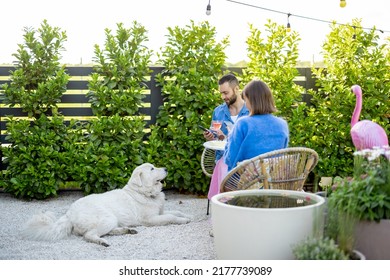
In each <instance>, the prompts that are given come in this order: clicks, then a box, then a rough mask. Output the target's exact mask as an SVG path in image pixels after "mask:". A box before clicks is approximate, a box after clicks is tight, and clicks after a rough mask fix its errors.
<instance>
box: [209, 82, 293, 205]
mask: <svg viewBox="0 0 390 280" xmlns="http://www.w3.org/2000/svg"><path fill="white" fill-rule="evenodd" d="M242 96H243V99H244V101H245V105H246V107H247V108H248V110H249V115H248V116H243V117H240V118H239V119H237V122H236V123H235V124H234V126H233V129H232V131H231V133H229V135H228V140H227V145H226V147H225V151H224V155H223V158H222V159H221V160H223V163H220V164H217V165H216V167H215V169H214V172H213V176H212V178H211V183H210V190H209V193H208V199H211V197H212V196H214V195H216V194H217V193H219V187H220V185H221V182H222V180H223V179H224V178H225V176H226V174H227V173H228V172H229V171H230V170H231V169H233V168H234V167H236V165H237V164H238V163H239V162H241V161H243V160H246V159H250V158H253V157H255V156H258V155H260V154H263V153H266V152H270V151H273V150H277V149H283V148H287V145H288V141H289V130H288V125H287V122H286V121H285V120H284V119H282V118H280V117H276V116H274V115H273V113H275V112H276V107H275V101H274V98H273V96H272V92H271V90H270V89H269V87H268V86H267V85H266V84H265V83H264V82H262V81H260V80H253V81H251V82H249V83H248V84H247V85H246V86H245V88H244V90H243V91H242Z"/></svg>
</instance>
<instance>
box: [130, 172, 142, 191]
mask: <svg viewBox="0 0 390 280" xmlns="http://www.w3.org/2000/svg"><path fill="white" fill-rule="evenodd" d="M141 175H142V171H141V170H136V171H135V172H133V174H132V175H131V178H130V182H131V184H132V185H135V186H137V187H141V186H142V178H141Z"/></svg>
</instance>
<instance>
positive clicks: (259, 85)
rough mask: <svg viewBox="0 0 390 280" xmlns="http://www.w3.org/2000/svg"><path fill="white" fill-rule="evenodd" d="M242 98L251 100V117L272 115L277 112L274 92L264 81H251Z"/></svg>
mask: <svg viewBox="0 0 390 280" xmlns="http://www.w3.org/2000/svg"><path fill="white" fill-rule="evenodd" d="M242 96H243V97H245V98H246V99H248V100H249V103H250V107H251V110H250V111H251V112H250V115H265V114H272V113H274V112H276V111H277V110H276V107H275V101H274V97H273V95H272V92H271V90H270V88H269V87H268V86H267V84H266V83H264V82H263V81H260V80H252V81H250V82H249V83H248V84H247V85H246V86H245V87H244V89H243V91H242Z"/></svg>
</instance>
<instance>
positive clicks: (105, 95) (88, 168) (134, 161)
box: [73, 22, 151, 194]
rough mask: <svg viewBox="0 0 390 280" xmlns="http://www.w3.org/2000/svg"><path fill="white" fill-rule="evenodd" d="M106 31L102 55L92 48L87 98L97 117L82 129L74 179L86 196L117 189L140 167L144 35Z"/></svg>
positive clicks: (146, 59) (135, 30)
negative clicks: (83, 135)
mask: <svg viewBox="0 0 390 280" xmlns="http://www.w3.org/2000/svg"><path fill="white" fill-rule="evenodd" d="M117 27H118V29H117V31H116V35H115V36H114V35H112V34H111V30H109V29H106V30H105V33H106V42H105V46H104V49H101V48H100V47H99V46H97V45H96V46H95V57H94V61H95V62H96V63H97V65H95V66H94V73H93V74H92V75H91V76H92V79H91V82H90V83H89V89H90V91H89V92H88V94H87V96H88V97H89V99H90V102H91V107H92V109H93V112H94V113H95V114H96V115H97V116H98V118H97V119H94V120H92V121H91V122H90V123H89V124H88V125H87V126H86V128H85V130H86V135H87V138H86V139H85V140H84V141H83V142H82V143H81V145H80V150H79V152H78V158H77V161H76V164H75V165H74V168H73V169H74V174H73V177H74V178H75V180H76V181H78V182H80V186H81V188H82V189H83V190H84V192H85V193H87V194H88V193H91V192H104V191H107V190H112V189H115V188H122V187H123V186H124V185H125V184H126V183H127V180H128V179H129V178H130V176H131V173H132V171H133V169H134V168H135V167H136V166H137V165H139V164H141V163H142V162H143V159H144V158H145V155H144V144H143V142H142V140H143V139H144V138H145V132H144V129H145V122H144V117H143V116H142V115H141V114H139V108H140V107H141V100H142V98H143V97H144V95H143V94H144V90H145V89H146V83H145V82H146V80H145V79H146V76H147V75H148V74H150V69H149V66H148V64H149V63H150V56H151V53H150V51H148V50H147V49H146V47H144V46H143V43H144V42H145V41H147V36H146V29H145V28H144V27H143V26H142V25H140V24H138V23H137V22H133V25H132V27H131V28H129V29H126V28H124V26H123V24H122V23H119V24H118V25H117Z"/></svg>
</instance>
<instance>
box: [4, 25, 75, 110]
mask: <svg viewBox="0 0 390 280" xmlns="http://www.w3.org/2000/svg"><path fill="white" fill-rule="evenodd" d="M24 32H25V34H24V43H23V44H19V45H18V46H19V49H18V51H17V53H16V54H13V56H14V57H15V58H16V59H17V61H16V70H15V71H11V77H10V80H11V83H10V84H9V85H8V84H4V86H3V89H4V93H5V103H6V104H9V105H10V106H11V107H12V106H15V105H18V104H20V106H21V108H22V109H23V111H25V112H27V113H28V115H29V116H30V117H31V116H35V117H39V116H40V115H41V114H44V113H46V112H49V113H50V109H54V111H56V110H55V109H56V108H57V105H56V104H57V103H58V102H59V101H60V98H61V96H62V94H63V93H64V92H65V91H66V85H67V83H68V79H69V76H68V75H67V74H66V73H65V70H64V66H60V64H59V60H60V58H61V56H60V51H62V50H63V44H64V42H65V41H66V39H67V37H66V33H65V32H63V31H61V30H60V29H59V28H58V27H51V26H50V25H49V24H48V23H47V21H46V20H44V21H43V23H42V24H41V27H40V28H39V29H38V32H36V31H35V30H34V29H32V28H25V29H24Z"/></svg>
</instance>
